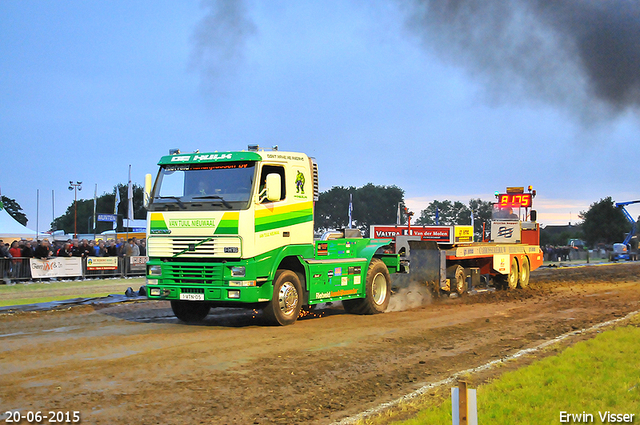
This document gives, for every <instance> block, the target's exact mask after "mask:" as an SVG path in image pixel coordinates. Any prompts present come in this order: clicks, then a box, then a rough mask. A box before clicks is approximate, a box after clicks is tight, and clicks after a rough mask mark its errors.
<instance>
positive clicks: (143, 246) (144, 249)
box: [140, 239, 147, 257]
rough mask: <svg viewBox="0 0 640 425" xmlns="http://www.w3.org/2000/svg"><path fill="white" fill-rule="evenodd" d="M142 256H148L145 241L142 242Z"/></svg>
mask: <svg viewBox="0 0 640 425" xmlns="http://www.w3.org/2000/svg"><path fill="white" fill-rule="evenodd" d="M140 255H142V256H143V257H144V256H146V255H147V242H146V241H145V240H144V239H143V240H141V241H140Z"/></svg>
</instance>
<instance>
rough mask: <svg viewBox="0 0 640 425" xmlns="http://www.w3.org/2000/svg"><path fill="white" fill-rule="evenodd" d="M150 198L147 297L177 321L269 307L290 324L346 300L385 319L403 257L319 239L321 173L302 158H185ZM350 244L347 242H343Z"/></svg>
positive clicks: (336, 236)
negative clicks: (162, 303) (164, 305)
mask: <svg viewBox="0 0 640 425" xmlns="http://www.w3.org/2000/svg"><path fill="white" fill-rule="evenodd" d="M159 166H160V170H159V172H158V175H157V177H156V179H155V182H154V183H153V184H152V177H151V175H147V178H146V181H145V193H146V195H147V201H146V203H147V206H148V216H147V255H148V256H149V262H148V263H147V294H148V297H149V298H151V299H162V300H170V301H171V308H172V309H173V312H174V313H175V315H176V317H178V319H180V320H182V321H185V322H196V321H200V320H203V319H204V318H205V317H206V316H207V314H208V313H209V311H210V308H211V307H247V308H253V309H256V308H260V309H263V311H264V315H265V317H266V318H267V320H268V321H269V322H271V323H274V324H279V325H288V324H292V323H294V322H295V321H296V319H297V318H298V316H299V314H300V311H301V309H302V308H307V307H311V306H313V305H315V304H320V303H326V302H330V301H331V302H334V301H342V303H343V305H344V307H345V309H346V310H347V311H349V312H352V313H356V314H374V313H381V312H383V311H385V309H386V308H387V305H388V304H389V298H390V295H391V289H390V288H391V284H390V273H395V272H398V271H399V269H400V267H401V266H400V263H399V257H398V255H396V254H388V253H385V250H384V247H385V246H387V245H388V244H389V243H390V239H366V238H362V237H361V235H360V232H359V231H351V229H345V230H343V231H341V232H328V233H326V234H325V235H323V238H321V239H320V240H314V203H315V201H317V199H318V168H317V165H316V162H315V160H314V159H313V158H310V157H308V156H307V155H305V154H303V153H295V152H282V151H279V150H277V148H274V149H273V150H264V149H260V148H258V147H257V146H250V147H249V149H248V150H246V151H238V152H212V153H200V152H195V153H180V152H179V151H172V152H171V154H170V155H167V156H163V157H162V158H161V159H160V162H159ZM345 236H347V237H345Z"/></svg>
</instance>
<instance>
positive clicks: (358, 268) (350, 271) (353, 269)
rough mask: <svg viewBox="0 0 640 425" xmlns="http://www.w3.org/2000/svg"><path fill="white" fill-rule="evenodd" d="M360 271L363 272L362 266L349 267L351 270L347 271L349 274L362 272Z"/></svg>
mask: <svg viewBox="0 0 640 425" xmlns="http://www.w3.org/2000/svg"><path fill="white" fill-rule="evenodd" d="M360 273H362V267H360V266H352V267H349V271H348V272H347V274H360Z"/></svg>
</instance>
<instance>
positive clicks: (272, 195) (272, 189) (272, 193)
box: [258, 173, 282, 202]
mask: <svg viewBox="0 0 640 425" xmlns="http://www.w3.org/2000/svg"><path fill="white" fill-rule="evenodd" d="M281 185H282V179H281V177H280V174H277V173H271V174H267V181H266V182H265V186H264V189H263V190H262V192H260V196H258V202H262V201H264V200H265V199H266V200H268V201H271V202H274V201H279V200H280V198H281V196H282V190H281Z"/></svg>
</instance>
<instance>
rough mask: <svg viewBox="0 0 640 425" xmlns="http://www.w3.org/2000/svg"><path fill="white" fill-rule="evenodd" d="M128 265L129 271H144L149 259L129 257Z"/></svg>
mask: <svg viewBox="0 0 640 425" xmlns="http://www.w3.org/2000/svg"><path fill="white" fill-rule="evenodd" d="M129 258H130V260H129V265H130V267H131V269H130V270H131V271H134V270H145V268H146V267H147V261H149V257H145V256H139V257H129Z"/></svg>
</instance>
